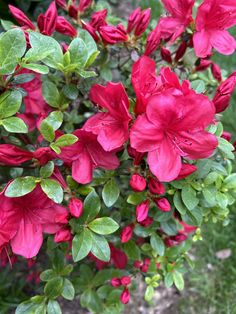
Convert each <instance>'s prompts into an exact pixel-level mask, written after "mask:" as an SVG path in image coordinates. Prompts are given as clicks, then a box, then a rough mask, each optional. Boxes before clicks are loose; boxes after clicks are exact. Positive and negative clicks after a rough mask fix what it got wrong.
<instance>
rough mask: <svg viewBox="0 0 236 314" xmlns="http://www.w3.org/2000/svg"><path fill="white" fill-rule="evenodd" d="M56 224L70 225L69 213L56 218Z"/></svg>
mask: <svg viewBox="0 0 236 314" xmlns="http://www.w3.org/2000/svg"><path fill="white" fill-rule="evenodd" d="M55 222H57V223H61V224H67V223H68V213H64V214H58V215H57V216H56V217H55Z"/></svg>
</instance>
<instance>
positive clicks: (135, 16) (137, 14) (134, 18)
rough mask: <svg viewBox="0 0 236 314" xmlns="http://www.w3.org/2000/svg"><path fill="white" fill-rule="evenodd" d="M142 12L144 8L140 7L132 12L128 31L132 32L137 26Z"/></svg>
mask: <svg viewBox="0 0 236 314" xmlns="http://www.w3.org/2000/svg"><path fill="white" fill-rule="evenodd" d="M141 14H142V10H141V8H140V7H138V8H137V9H135V10H134V11H133V12H132V13H131V14H130V16H129V19H128V26H127V33H131V32H132V30H133V29H134V28H135V26H136V25H137V23H138V21H139V19H140V17H141Z"/></svg>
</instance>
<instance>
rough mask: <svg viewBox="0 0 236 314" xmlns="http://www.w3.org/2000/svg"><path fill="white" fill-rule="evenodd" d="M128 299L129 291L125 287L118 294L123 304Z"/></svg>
mask: <svg viewBox="0 0 236 314" xmlns="http://www.w3.org/2000/svg"><path fill="white" fill-rule="evenodd" d="M129 300H130V292H129V289H128V288H125V289H124V290H123V292H122V293H121V295H120V301H121V302H122V303H123V304H127V303H128V302H129Z"/></svg>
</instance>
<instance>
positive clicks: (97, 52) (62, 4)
mask: <svg viewBox="0 0 236 314" xmlns="http://www.w3.org/2000/svg"><path fill="white" fill-rule="evenodd" d="M162 4H163V12H164V13H163V14H162V15H161V17H159V18H157V16H155V14H154V15H151V9H150V8H145V9H142V8H141V7H138V8H136V9H135V10H134V11H133V12H131V13H130V15H129V17H128V19H127V20H122V19H120V18H119V17H117V16H115V15H114V14H113V13H112V10H111V7H110V6H109V4H108V3H106V2H103V1H98V2H97V3H95V2H93V1H90V0H80V1H79V2H77V1H69V2H66V1H65V0H57V1H55V2H54V1H53V2H51V4H50V5H49V7H48V9H47V10H46V11H45V12H43V13H40V14H39V15H38V18H37V21H36V22H35V21H31V19H30V18H29V17H28V16H27V15H26V14H25V13H24V12H23V11H21V10H20V9H18V8H16V7H15V6H13V5H9V10H10V12H11V14H12V16H13V18H14V20H15V24H14V23H12V22H10V21H6V20H2V28H3V31H2V33H1V34H0V125H1V128H0V132H1V144H0V167H1V174H0V179H1V187H2V192H1V194H0V202H1V210H0V261H1V267H2V271H3V272H4V274H6V276H5V277H4V278H7V277H8V281H9V280H10V278H12V276H13V278H14V274H17V278H19V280H18V282H17V283H15V284H14V285H13V286H12V284H11V285H10V286H8V287H7V289H5V288H4V289H3V292H2V295H1V298H0V304H1V307H2V308H3V310H4V309H6V311H7V310H8V308H9V306H10V305H12V306H17V303H20V301H21V300H24V302H22V303H20V304H19V305H18V306H17V309H16V313H18V314H19V313H37V314H40V313H48V314H52V313H61V309H60V302H61V300H62V299H63V298H64V299H66V300H73V299H74V298H75V297H76V296H79V298H80V304H81V307H84V308H87V309H88V310H89V311H91V312H92V313H103V314H108V313H109V314H110V313H112V314H113V313H114V314H116V313H122V312H123V311H124V305H125V304H126V303H128V302H129V300H130V298H132V295H133V293H134V290H135V287H136V286H137V283H138V281H140V280H143V281H144V283H145V285H146V291H145V295H144V298H145V300H146V301H147V302H151V300H152V298H153V295H154V292H155V289H156V288H157V287H158V286H159V285H160V284H164V285H165V286H166V288H169V287H171V286H172V285H175V286H176V288H177V289H179V290H182V289H183V288H184V279H183V276H184V274H185V273H187V272H188V271H189V268H192V267H193V266H194V263H193V261H192V259H191V255H190V254H189V251H190V250H191V247H192V244H193V243H194V242H196V241H200V240H202V235H201V226H202V224H206V223H208V222H211V221H213V222H218V223H220V224H221V225H222V230H223V228H224V227H227V225H228V223H229V213H230V206H231V205H233V204H234V202H235V195H236V174H235V173H233V160H234V146H233V145H232V144H231V143H230V139H231V138H230V137H231V135H230V134H229V133H227V132H225V131H224V128H223V125H222V123H221V117H222V114H221V113H222V112H223V111H224V110H225V109H226V108H227V107H228V106H229V104H230V99H231V95H232V93H233V90H234V87H235V85H236V73H232V74H230V73H227V72H226V71H225V70H221V69H220V67H219V65H217V64H216V63H214V62H213V61H212V59H211V57H212V56H213V54H214V53H215V51H217V52H218V53H221V54H224V55H229V54H232V53H234V51H235V49H236V41H235V39H234V38H233V37H232V36H231V35H230V33H229V32H228V29H229V28H230V27H231V26H234V25H236V3H234V1H232V0H227V1H226V0H204V1H202V2H201V3H199V2H198V1H194V0H162ZM222 232H223V231H222ZM12 281H13V279H12ZM26 282H28V285H29V287H31V288H30V292H29V287H28V288H27V285H26ZM14 289H15V291H14V293H15V299H14V300H9V293H12V291H11V290H14ZM9 291H10V292H9ZM27 291H28V292H27Z"/></svg>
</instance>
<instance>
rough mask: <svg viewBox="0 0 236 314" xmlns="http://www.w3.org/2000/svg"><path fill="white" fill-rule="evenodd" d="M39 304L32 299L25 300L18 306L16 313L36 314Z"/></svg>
mask: <svg viewBox="0 0 236 314" xmlns="http://www.w3.org/2000/svg"><path fill="white" fill-rule="evenodd" d="M37 308H38V304H35V303H33V302H32V301H25V302H23V303H21V304H19V305H18V306H17V309H16V312H15V314H35V311H36V310H37Z"/></svg>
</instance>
